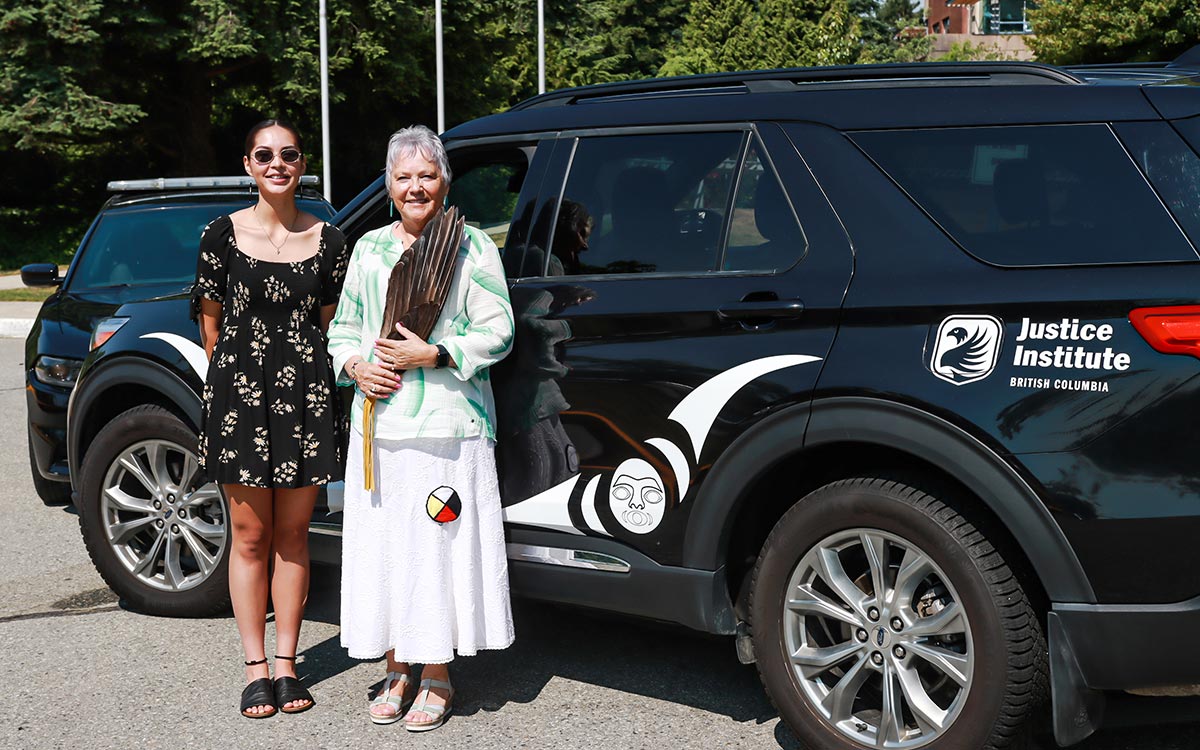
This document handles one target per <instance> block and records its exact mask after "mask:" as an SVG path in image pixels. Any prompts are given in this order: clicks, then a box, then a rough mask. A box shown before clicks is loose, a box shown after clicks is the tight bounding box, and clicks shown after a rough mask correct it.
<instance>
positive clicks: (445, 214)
mask: <svg viewBox="0 0 1200 750" xmlns="http://www.w3.org/2000/svg"><path fill="white" fill-rule="evenodd" d="M465 224H466V220H465V219H464V218H463V216H462V214H460V213H459V211H458V208H456V207H454V206H451V207H450V208H448V209H446V210H445V211H441V210H439V211H438V212H437V213H436V214H435V215H434V217H433V218H432V219H430V220H429V223H428V224H426V225H425V229H424V230H422V231H421V236H420V237H418V238H417V240H416V241H415V242H413V243H412V244H411V245H409V246H408V249H407V250H405V251H404V252H403V253H402V254H401V255H400V259H399V260H397V261H396V265H395V266H393V267H392V272H391V274H390V275H389V276H388V286H387V300H386V301H385V303H384V308H383V322H382V323H381V324H380V330H379V336H380V337H381V338H389V339H398V338H400V332H399V331H397V330H396V324H397V323H399V324H401V325H402V326H404V327H405V328H407V329H408V330H410V331H412V332H413V333H414V334H415V335H416V336H418V337H419V338H420V339H421V340H422V341H426V340H428V339H429V335H430V334H431V333H433V326H434V325H435V324H436V323H437V319H438V317H439V316H441V314H442V307H444V306H445V304H446V298H447V297H449V296H450V283H451V282H452V281H453V280H454V263H455V261H456V260H458V246H459V245H461V244H462V239H463V227H464V225H465ZM374 435H375V399H373V398H367V400H366V403H364V404H363V487H364V488H365V489H366V490H368V491H373V490H374V489H375V461H374V453H375V451H374V447H373V442H374Z"/></svg>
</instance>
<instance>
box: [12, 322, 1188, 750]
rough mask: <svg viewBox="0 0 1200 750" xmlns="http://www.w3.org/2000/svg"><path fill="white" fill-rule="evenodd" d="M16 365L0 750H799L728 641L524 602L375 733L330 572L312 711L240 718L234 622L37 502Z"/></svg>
mask: <svg viewBox="0 0 1200 750" xmlns="http://www.w3.org/2000/svg"><path fill="white" fill-rule="evenodd" d="M22 356H23V355H22V344H21V342H20V341H17V340H13V339H6V340H0V477H4V486H5V488H6V491H4V492H2V493H0V571H3V575H2V576H0V669H2V670H3V671H2V672H0V684H2V685H3V687H0V748H20V749H21V750H26V749H40V748H72V749H75V750H91V749H92V748H96V749H98V750H99V749H109V748H112V749H114V750H117V749H120V750H124V749H126V748H148V749H156V748H163V749H164V750H165V749H166V748H171V749H172V750H174V749H175V748H180V747H185V748H195V749H197V750H202V749H205V748H211V749H212V750H231V749H235V748H351V747H353V748H359V747H393V746H395V747H398V746H407V747H429V748H433V747H454V748H456V749H457V750H492V749H495V748H515V747H521V748H555V749H558V748H564V749H565V748H584V747H589V748H598V749H603V750H622V749H623V748H631V749H641V748H697V749H701V748H702V749H703V750H713V749H714V748H802V745H801V744H800V743H799V742H798V741H797V740H796V739H795V737H794V736H793V735H792V734H791V732H790V731H788V730H787V729H786V728H785V727H784V726H783V725H782V724H781V723H780V721H779V719H778V717H777V716H776V714H775V712H774V711H773V709H772V707H771V704H770V703H769V701H768V700H767V699H766V697H765V696H764V694H763V692H762V688H761V686H760V685H759V682H758V678H757V675H756V673H755V671H754V668H753V667H746V666H742V665H741V664H739V663H738V662H737V659H736V658H735V656H734V650H733V644H732V642H731V641H730V640H729V639H724V638H715V637H709V636H705V635H702V634H698V633H693V632H691V631H688V630H685V629H682V628H676V627H671V626H666V625H659V624H654V623H646V622H641V621H634V620H629V619H623V618H618V617H610V616H605V615H602V614H598V613H591V612H585V611H580V610H575V609H570V608H564V607H554V606H548V605H541V604H535V603H529V602H517V603H516V605H515V616H516V628H517V634H518V637H517V643H516V644H515V645H514V646H513V647H512V648H510V649H508V650H506V651H500V652H485V653H483V654H481V655H479V656H476V657H472V658H464V659H459V660H458V661H456V662H455V663H454V665H453V667H452V678H453V680H454V683H455V685H456V687H457V689H458V691H459V692H458V694H457V696H456V699H455V711H454V713H453V715H452V717H451V718H450V720H449V721H448V722H447V724H446V725H445V726H444V727H443V728H441V729H439V730H437V731H435V732H432V733H428V734H424V735H415V734H408V733H407V732H405V731H404V729H403V728H402V727H401V726H399V725H393V726H375V725H373V724H371V723H370V722H369V720H368V719H367V717H366V715H365V712H366V707H367V696H368V694H369V691H370V690H371V688H372V687H373V686H375V685H378V684H379V682H380V681H381V678H382V677H383V673H384V666H383V664H382V663H381V662H360V661H356V660H353V659H350V658H348V657H347V656H346V653H345V651H344V650H343V649H342V648H341V647H340V646H339V644H338V625H337V621H338V574H337V570H336V569H329V568H318V569H316V570H315V571H314V577H313V584H312V594H311V597H310V601H309V607H308V615H307V619H306V622H305V624H304V630H303V633H302V635H301V644H300V645H301V649H300V656H301V661H300V664H299V667H298V669H299V672H300V674H301V675H302V676H303V678H304V679H305V681H306V683H307V685H308V686H309V688H310V690H311V691H312V693H313V695H314V696H315V698H316V702H317V705H316V706H315V707H314V708H313V709H312V710H310V711H308V712H306V713H303V714H299V715H294V716H286V715H280V716H276V717H273V718H270V719H265V720H257V721H251V720H248V719H244V718H242V717H241V716H240V715H239V714H238V712H237V710H236V705H237V701H238V696H239V694H240V692H241V689H242V684H243V681H242V668H241V659H242V656H241V652H240V649H239V645H238V637H237V630H236V627H235V625H234V621H233V619H232V617H228V616H226V617H219V618H213V619H196V620H180V619H167V618H157V617H148V616H145V615H140V614H137V613H134V612H131V611H128V610H127V609H125V608H124V607H123V606H122V605H121V603H120V602H119V601H117V597H116V596H115V595H113V594H112V592H111V591H109V590H108V589H107V588H106V587H105V586H104V583H103V581H101V579H100V577H99V576H98V575H97V573H96V572H95V570H94V568H93V567H92V565H91V563H90V561H89V560H88V556H87V553H86V551H85V550H84V546H83V542H82V540H81V539H80V536H79V529H78V522H77V518H76V516H75V515H74V513H73V512H72V511H71V510H70V509H64V508H48V507H44V506H43V505H42V504H41V502H40V501H39V500H38V499H37V497H36V495H35V494H34V491H33V486H32V483H31V481H30V478H29V468H28V463H27V455H26V446H25V427H24V424H23V422H24V419H25V405H24V394H23V388H22V380H21V377H22V376H21V360H22ZM269 637H270V634H268V638H269ZM1152 638H1153V634H1149V633H1148V634H1147V643H1149V642H1151V640H1152ZM1129 647H1130V648H1141V647H1144V644H1129ZM268 649H270V646H269V645H268ZM268 653H270V651H268ZM1189 700H1193V701H1194V700H1195V699H1157V700H1155V701H1145V700H1143V701H1140V702H1139V701H1133V702H1132V703H1128V702H1127V705H1124V707H1123V708H1122V706H1118V707H1117V708H1118V709H1121V710H1117V711H1114V717H1115V719H1116V721H1117V722H1118V723H1128V722H1129V721H1133V720H1137V719H1139V718H1140V719H1142V720H1148V721H1150V722H1152V723H1153V724H1154V726H1151V727H1134V728H1111V729H1106V730H1105V731H1103V732H1101V733H1100V734H1099V735H1098V736H1096V737H1095V738H1093V739H1091V740H1089V741H1087V742H1085V743H1083V744H1081V745H1079V746H1078V748H1080V750H1185V749H1187V750H1194V749H1195V748H1200V727H1198V726H1196V725H1177V724H1176V725H1172V724H1169V723H1168V721H1169V720H1171V719H1174V718H1177V717H1178V716H1179V715H1180V714H1181V713H1186V709H1188V708H1189V707H1193V706H1196V705H1197V704H1195V703H1194V702H1193V703H1189V702H1188V701H1189ZM1130 706H1132V708H1130ZM1181 709H1184V710H1182V711H1181ZM1194 715H1195V716H1197V717H1200V711H1196V713H1195V714H1194ZM813 750H816V749H813ZM963 750H968V749H965V748H964V749H963Z"/></svg>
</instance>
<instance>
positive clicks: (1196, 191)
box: [1116, 122, 1200, 244]
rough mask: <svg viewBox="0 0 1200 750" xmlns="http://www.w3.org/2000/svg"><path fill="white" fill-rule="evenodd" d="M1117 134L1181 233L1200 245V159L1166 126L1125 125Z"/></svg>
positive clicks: (1158, 123) (1118, 128)
mask: <svg viewBox="0 0 1200 750" xmlns="http://www.w3.org/2000/svg"><path fill="white" fill-rule="evenodd" d="M1116 130H1117V135H1119V136H1120V137H1121V140H1122V141H1123V142H1124V143H1125V146H1126V147H1127V148H1128V149H1129V153H1130V154H1131V155H1132V156H1133V160H1134V161H1135V162H1137V165H1138V166H1139V167H1141V169H1142V171H1143V172H1145V173H1146V177H1147V178H1148V179H1149V180H1150V184H1151V185H1153V186H1154V189H1155V191H1157V192H1158V195H1159V197H1160V198H1162V200H1163V202H1164V203H1165V204H1167V207H1168V208H1170V210H1171V213H1172V214H1174V216H1175V219H1176V220H1177V221H1178V222H1179V224H1180V226H1181V227H1183V231H1185V232H1187V235H1188V237H1190V238H1191V240H1192V243H1193V244H1195V243H1196V242H1200V157H1198V156H1196V153H1195V152H1194V151H1192V149H1191V148H1189V147H1188V145H1187V144H1186V143H1184V142H1183V141H1182V140H1180V139H1179V136H1178V135H1177V134H1176V133H1175V131H1174V130H1173V129H1172V128H1171V126H1170V125H1168V124H1167V123H1165V122H1125V123H1121V124H1119V125H1117V126H1116Z"/></svg>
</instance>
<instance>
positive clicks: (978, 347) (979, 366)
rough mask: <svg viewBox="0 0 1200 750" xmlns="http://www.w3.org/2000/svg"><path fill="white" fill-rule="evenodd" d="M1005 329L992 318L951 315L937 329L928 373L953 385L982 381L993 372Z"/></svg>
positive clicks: (997, 320)
mask: <svg viewBox="0 0 1200 750" xmlns="http://www.w3.org/2000/svg"><path fill="white" fill-rule="evenodd" d="M1003 338H1004V326H1003V324H1002V323H1001V322H1000V320H999V319H998V318H993V317H992V316H991V315H951V316H950V317H948V318H946V319H945V320H943V321H942V324H941V325H939V326H938V330H937V337H936V339H935V340H934V344H933V354H932V356H931V357H930V360H929V369H930V371H932V372H933V374H934V375H936V376H937V377H939V378H941V379H942V380H945V381H946V382H947V383H953V384H954V385H964V384H966V383H973V382H975V381H976V380H983V379H984V378H986V377H987V376H988V375H991V374H992V370H995V369H996V362H997V361H998V360H999V359H1000V344H1001V342H1002V340H1003Z"/></svg>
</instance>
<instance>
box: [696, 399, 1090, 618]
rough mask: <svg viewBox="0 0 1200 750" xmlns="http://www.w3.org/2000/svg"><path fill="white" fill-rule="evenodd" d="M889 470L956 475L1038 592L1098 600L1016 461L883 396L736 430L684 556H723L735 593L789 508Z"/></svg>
mask: <svg viewBox="0 0 1200 750" xmlns="http://www.w3.org/2000/svg"><path fill="white" fill-rule="evenodd" d="M881 470H882V471H888V470H892V471H903V472H905V473H907V474H910V475H911V474H914V473H918V474H919V475H920V476H922V477H929V478H930V479H931V480H933V481H939V480H940V481H943V482H951V483H953V484H954V485H957V486H958V487H959V488H961V489H962V490H964V491H965V492H966V493H969V496H971V497H973V498H974V499H975V500H977V501H978V507H979V510H980V511H981V512H982V513H983V514H986V516H988V517H989V518H988V519H986V520H991V521H994V525H995V526H997V527H999V528H1000V529H1001V530H1002V532H1003V534H1004V535H1005V537H1006V540H1005V541H1006V542H1007V546H1009V547H1011V548H1012V549H1014V550H1015V551H1017V552H1019V553H1020V554H1021V555H1022V556H1023V557H1024V558H1025V562H1027V563H1028V566H1027V569H1028V574H1029V575H1030V576H1033V577H1034V580H1035V582H1036V583H1037V584H1038V585H1039V586H1040V588H1041V592H1039V593H1042V594H1044V595H1045V597H1046V598H1048V599H1049V600H1050V601H1059V602H1089V603H1090V602H1095V601H1096V598H1095V593H1094V592H1093V591H1092V588H1091V584H1090V583H1089V582H1088V579H1087V577H1086V575H1085V574H1084V572H1083V568H1082V566H1081V565H1080V563H1079V560H1078V558H1077V557H1076V555H1075V552H1074V550H1073V549H1072V548H1071V546H1070V543H1069V542H1068V541H1067V539H1066V536H1065V535H1064V534H1063V532H1062V530H1061V529H1060V528H1059V526H1058V524H1057V523H1056V522H1055V521H1054V519H1053V517H1052V516H1051V515H1050V513H1049V511H1048V510H1047V509H1046V507H1045V506H1044V505H1043V504H1042V502H1041V500H1040V499H1039V498H1038V496H1037V494H1036V493H1035V492H1034V490H1033V488H1032V487H1030V486H1029V484H1028V483H1027V482H1026V481H1025V480H1024V479H1023V478H1022V477H1021V476H1020V475H1019V474H1018V473H1017V471H1016V470H1015V469H1014V468H1013V467H1012V466H1011V465H1009V464H1008V463H1007V462H1006V461H1005V460H1004V459H1003V458H1001V457H1000V456H999V455H998V454H997V453H996V452H995V451H993V450H991V449H990V448H988V446H986V445H985V444H984V443H983V442H981V441H980V440H978V439H977V438H975V437H974V436H972V435H970V434H969V433H967V432H966V431H964V430H962V429H961V428H959V427H957V426H955V425H953V424H951V423H949V422H947V421H945V420H944V419H941V418H940V417H937V416H935V415H932V414H929V413H928V412H925V411H922V410H920V409H918V408H915V407H912V406H909V405H906V404H900V403H897V402H893V401H887V400H884V399H875V398H858V397H840V398H830V399H824V400H819V401H815V402H813V403H812V404H811V405H810V406H808V407H793V408H791V409H786V410H783V411H781V412H779V413H777V414H774V415H772V416H770V417H768V418H766V419H764V420H763V421H762V422H761V423H759V424H758V425H756V426H755V427H754V428H753V429H751V430H749V431H747V432H746V433H745V434H743V435H741V436H740V437H739V438H738V439H737V440H735V441H734V443H733V444H732V445H730V447H729V448H728V449H727V450H726V451H725V452H724V453H723V455H722V456H721V458H720V459H719V460H718V461H717V462H716V464H714V466H713V468H712V469H711V471H710V474H709V476H708V477H707V478H706V479H705V482H704V484H703V487H702V489H701V491H700V493H699V494H698V495H697V497H696V500H695V504H696V507H695V509H694V510H693V517H692V521H691V522H690V523H689V525H688V530H687V534H686V537H685V543H684V565H685V566H687V567H694V568H703V569H708V570H715V569H717V568H719V567H721V566H725V567H726V572H727V576H728V580H729V583H730V586H731V587H732V589H733V591H732V592H731V597H732V598H733V599H734V600H735V602H736V601H737V599H738V592H739V591H740V590H742V589H743V587H742V583H743V574H748V573H749V571H750V569H752V567H753V560H752V558H753V557H756V556H757V554H758V551H759V549H760V548H761V545H762V542H763V541H764V540H765V539H766V534H767V533H769V531H770V529H771V527H772V526H773V525H774V523H775V522H776V521H777V520H778V519H779V518H780V517H781V516H782V515H783V513H784V512H785V511H786V510H787V508H789V507H791V505H792V504H794V503H795V501H796V500H797V499H799V498H800V497H802V496H803V495H804V494H807V493H808V492H810V491H812V490H814V489H816V488H817V487H819V486H822V485H824V484H826V483H828V482H830V481H833V480H835V479H840V478H845V477H847V476H851V475H862V474H863V473H864V472H871V471H881ZM779 488H785V491H783V492H779V491H777V490H778V489H779ZM755 498H759V501H758V502H755ZM772 498H775V499H772ZM1030 593H1031V594H1032V593H1033V592H1030ZM738 604H739V605H740V602H739V603H738Z"/></svg>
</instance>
